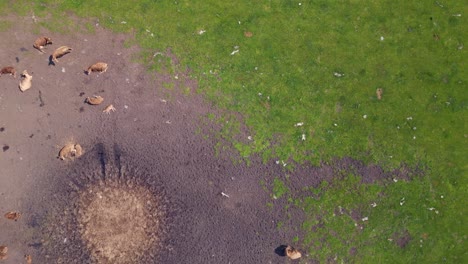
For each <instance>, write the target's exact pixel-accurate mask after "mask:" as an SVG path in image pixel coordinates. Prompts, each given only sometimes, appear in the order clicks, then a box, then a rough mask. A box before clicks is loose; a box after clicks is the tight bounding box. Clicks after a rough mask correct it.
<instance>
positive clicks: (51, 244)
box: [0, 17, 414, 264]
mask: <svg viewBox="0 0 468 264" xmlns="http://www.w3.org/2000/svg"><path fill="white" fill-rule="evenodd" d="M2 19H5V20H9V21H11V22H13V23H12V24H13V26H12V27H11V28H10V29H8V30H7V31H4V32H0V49H1V52H0V67H5V66H14V67H15V68H16V70H17V75H18V77H17V78H16V79H15V78H13V76H10V75H2V76H1V77H0V146H1V147H2V149H1V150H0V168H1V169H0V213H1V214H2V216H1V217H0V245H5V246H8V258H7V259H6V260H3V261H2V260H0V263H26V260H25V258H24V256H25V255H26V254H28V255H31V256H32V259H33V263H67V264H68V263H80V264H82V263H232V264H235V263H242V264H245V263H255V264H257V263H293V261H289V260H288V259H286V258H285V257H284V256H281V255H282V254H281V252H278V250H277V249H278V248H279V247H280V246H281V245H285V244H290V243H291V241H292V240H293V238H294V237H295V236H298V237H300V238H301V237H302V236H301V231H300V230H298V229H297V228H299V227H300V224H301V220H302V219H303V215H301V212H300V211H288V212H285V211H284V210H283V209H282V208H285V204H282V202H284V201H282V200H274V202H273V207H268V206H267V203H270V202H272V201H273V200H272V199H271V197H270V193H269V192H268V191H267V190H265V188H264V186H262V185H261V184H260V183H261V182H262V181H265V182H266V183H268V182H271V180H272V179H273V178H274V177H281V178H283V179H286V178H288V179H289V180H288V184H289V187H290V188H291V189H292V190H293V193H296V194H297V195H301V194H302V193H303V192H304V190H303V187H304V186H318V185H319V184H320V182H321V181H322V180H331V179H332V178H333V177H335V174H336V173H335V172H336V171H342V170H353V171H355V172H356V173H358V174H360V175H362V177H363V181H364V182H373V181H375V180H382V179H388V178H390V177H393V176H394V175H397V176H398V177H399V178H402V179H407V178H408V175H409V174H414V173H413V172H409V171H405V170H398V171H393V172H384V171H383V170H382V169H381V168H380V167H378V166H375V165H370V166H367V165H364V164H363V163H362V162H358V161H355V160H352V159H349V158H345V159H341V160H336V161H334V162H332V163H331V164H323V165H322V166H321V167H304V166H300V167H298V168H297V170H295V171H294V173H291V172H286V171H284V170H283V167H282V165H281V164H279V165H278V164H276V163H275V162H274V161H271V162H269V163H267V164H262V163H261V161H260V159H257V158H252V163H251V165H250V166H247V165H245V164H239V163H233V162H232V160H233V159H232V158H234V160H237V159H238V157H237V156H236V155H237V154H234V153H233V152H229V151H222V152H220V153H218V154H217V153H215V150H214V149H215V148H214V146H215V144H216V142H215V140H214V139H213V137H212V135H211V134H210V133H211V132H210V131H216V130H217V129H219V128H217V127H216V126H215V125H214V124H211V123H209V122H207V120H205V118H204V116H205V115H206V114H207V113H213V112H214V113H216V112H217V110H216V109H213V108H212V107H211V105H210V104H209V103H207V102H206V101H204V100H203V98H201V97H199V96H196V95H194V94H192V95H190V96H186V95H183V94H182V93H180V92H179V91H180V90H181V89H182V88H187V87H188V88H190V89H191V90H192V91H195V90H196V89H197V88H198V84H197V80H195V79H191V78H190V77H189V71H190V70H189V69H186V70H183V71H179V72H175V73H173V75H168V74H163V73H148V72H147V71H146V70H145V68H144V67H143V66H142V65H140V64H138V63H136V62H135V60H134V55H135V54H137V52H138V51H139V49H138V47H136V46H133V47H130V48H128V47H125V41H126V40H128V39H129V38H130V39H131V38H133V37H132V36H131V35H125V34H115V33H111V32H109V31H106V30H104V29H102V28H100V27H99V26H98V25H97V26H96V28H95V32H94V33H84V32H79V31H77V32H70V33H68V34H65V35H64V34H57V33H51V32H48V31H47V30H45V29H44V28H41V27H39V26H38V25H37V24H35V22H34V21H33V20H32V19H31V18H30V17H8V18H2ZM42 35H44V36H49V37H51V38H52V40H53V44H52V45H50V46H48V47H47V48H46V53H45V54H41V53H39V52H38V51H37V50H35V49H34V48H33V47H32V44H33V42H34V40H35V39H36V38H37V37H39V36H42ZM63 45H67V46H70V47H71V48H72V49H73V50H72V52H71V53H70V54H67V55H65V56H63V57H62V58H59V62H58V63H56V65H50V63H49V56H50V55H51V54H52V52H53V51H54V50H55V49H56V48H58V47H60V46H63ZM154 53H155V54H159V55H156V56H168V57H170V58H171V60H172V62H173V63H175V64H177V63H178V60H177V58H176V57H175V56H174V54H172V53H171V52H170V50H165V51H154ZM98 61H104V62H107V63H108V65H109V69H108V70H107V72H105V73H102V74H97V73H92V74H90V75H86V74H85V73H84V69H85V68H87V66H89V65H90V64H93V63H95V62H98ZM163 61H165V60H163ZM175 68H176V69H178V68H179V67H175ZM25 69H26V70H28V72H29V73H30V74H32V75H33V80H32V82H33V85H32V88H31V89H30V90H27V91H25V92H21V91H20V90H19V89H18V84H19V81H20V78H19V75H20V73H21V72H22V71H23V70H25ZM176 76H177V77H176ZM167 83H172V84H174V85H173V86H174V88H173V89H171V90H170V89H167V88H163V85H164V84H167ZM93 95H100V96H102V97H103V98H104V102H103V103H102V104H101V105H97V106H93V105H88V104H86V103H85V99H86V97H88V96H93ZM109 104H112V105H113V106H114V107H115V108H116V111H115V112H110V113H109V114H106V113H103V112H102V110H103V109H104V107H106V106H107V105H109ZM246 136H247V135H246ZM68 142H73V143H79V144H80V145H81V146H82V147H83V149H84V155H83V156H81V157H79V158H75V159H74V160H73V161H71V160H69V161H62V160H59V159H57V155H58V152H59V150H60V148H61V147H62V146H63V145H64V144H66V143H68ZM291 174H292V176H291V177H286V175H291ZM223 194H224V195H223ZM306 195H307V194H306ZM9 211H19V212H21V213H22V215H21V218H20V219H19V220H18V221H16V222H15V221H11V220H7V219H6V218H5V217H3V215H4V214H5V213H7V212H9ZM286 214H288V215H289V218H286V217H285V215H286ZM279 221H281V222H282V223H283V226H284V227H283V228H282V229H280V230H278V229H277V228H276V226H277V224H278V222H279ZM275 250H276V252H275ZM302 252H303V255H304V256H305V257H306V255H307V252H304V251H302ZM306 259H307V258H303V259H301V262H300V263H312V262H311V261H310V260H306ZM294 262H295V263H299V262H297V261H294Z"/></svg>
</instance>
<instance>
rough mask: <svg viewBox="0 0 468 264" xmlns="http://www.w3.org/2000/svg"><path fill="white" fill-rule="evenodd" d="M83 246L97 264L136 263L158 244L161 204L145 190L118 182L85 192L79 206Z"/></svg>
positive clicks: (97, 185) (141, 187)
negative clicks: (159, 208) (159, 206)
mask: <svg viewBox="0 0 468 264" xmlns="http://www.w3.org/2000/svg"><path fill="white" fill-rule="evenodd" d="M77 205H78V215H77V217H78V223H79V227H80V233H81V237H82V239H83V242H84V243H85V245H86V246H87V248H88V249H89V251H90V252H91V256H92V258H93V259H94V260H95V262H97V263H135V261H138V260H139V259H140V258H141V256H142V255H143V254H144V253H146V252H147V251H148V250H149V249H150V248H152V247H153V246H154V245H155V244H156V243H157V242H158V235H157V233H158V230H159V228H160V226H159V219H161V218H162V217H164V215H163V214H162V212H161V211H160V210H158V207H157V205H158V201H157V200H156V199H155V197H154V196H153V195H152V193H151V192H150V191H149V190H148V189H146V188H145V187H143V186H140V185H133V184H122V183H121V182H118V181H108V182H99V183H98V184H94V185H91V186H89V187H88V188H87V189H85V190H84V191H83V192H82V193H81V194H80V197H79V199H78V202H77Z"/></svg>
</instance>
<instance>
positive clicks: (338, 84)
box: [0, 0, 468, 263]
mask: <svg viewBox="0 0 468 264" xmlns="http://www.w3.org/2000/svg"><path fill="white" fill-rule="evenodd" d="M6 2H7V3H6ZM51 7H54V8H51ZM10 9H11V10H14V11H15V12H17V13H19V14H21V15H28V16H30V15H32V14H34V15H35V16H36V17H39V18H41V17H48V16H50V20H49V21H63V20H64V18H63V13H70V12H73V13H75V14H77V15H79V16H86V17H94V18H95V19H94V20H92V21H90V22H89V24H88V25H85V26H86V27H87V28H92V26H91V23H100V24H101V25H104V26H106V27H109V28H112V29H114V30H117V31H125V32H134V33H135V34H136V36H137V41H138V43H140V44H141V45H142V47H144V48H145V49H147V50H148V51H164V50H166V49H167V48H168V47H170V48H171V49H172V52H174V53H175V54H176V55H177V56H178V57H179V58H180V59H181V65H182V66H181V67H185V66H187V67H190V68H191V69H192V70H193V76H192V77H193V78H197V79H198V80H199V84H200V89H199V91H200V92H202V93H204V94H206V96H207V97H209V98H210V99H211V100H212V101H213V102H214V103H215V104H216V105H217V106H218V107H220V108H223V109H228V110H231V111H234V112H240V113H241V114H242V116H243V117H244V120H242V122H244V123H245V124H246V125H247V126H248V127H249V128H250V129H251V133H252V134H251V136H252V140H247V139H244V138H239V136H238V135H239V134H238V133H239V130H240V129H239V123H238V122H239V120H237V122H236V119H235V118H233V117H230V116H224V117H221V119H220V120H222V121H223V123H225V121H226V120H229V121H230V122H229V123H228V124H229V125H226V126H225V127H224V129H223V131H222V133H221V134H220V136H221V137H223V138H224V139H228V140H230V141H231V142H232V143H233V146H234V147H235V148H236V149H238V150H239V152H240V153H241V155H242V156H243V157H246V158H248V157H249V156H251V155H253V154H260V155H262V156H263V157H264V159H265V160H267V159H271V158H275V159H279V160H284V161H286V162H287V163H288V164H290V161H291V160H293V161H296V162H299V163H301V162H312V163H314V164H318V163H319V162H320V161H326V160H329V159H330V158H333V157H344V156H352V157H354V158H356V159H359V160H363V161H365V162H369V163H377V164H380V165H382V166H383V167H384V168H386V169H392V168H395V167H399V166H400V165H401V164H402V163H405V164H408V165H409V166H413V165H415V164H424V165H425V166H426V167H427V168H428V170H427V172H426V175H425V177H423V178H422V179H416V180H414V181H411V182H398V183H395V184H386V185H384V184H368V185H363V184H361V183H360V182H359V177H358V176H349V177H348V176H347V177H344V178H340V179H342V180H340V181H337V182H334V183H329V184H328V185H327V186H322V188H320V189H319V190H318V191H317V190H311V196H310V197H303V198H301V199H297V200H295V201H293V204H294V205H295V206H297V207H299V208H303V209H304V210H305V211H307V212H308V213H309V215H310V216H311V218H310V219H309V220H308V221H306V222H305V223H304V226H303V228H305V229H307V230H311V231H310V232H309V236H308V237H305V238H301V239H302V240H303V243H304V247H307V248H310V249H311V252H315V253H313V254H312V256H313V257H316V258H319V259H321V260H323V261H325V260H327V259H330V258H331V259H333V258H335V256H337V258H338V259H344V260H352V261H356V262H369V263H375V262H387V263H393V262H401V263H408V262H420V261H421V262H437V263H439V262H460V259H461V258H465V259H466V258H467V256H466V253H464V252H465V249H466V248H467V245H466V235H467V230H466V228H465V227H464V225H463V222H464V220H465V219H466V217H465V215H466V212H467V210H466V206H465V203H464V202H463V201H464V200H466V193H467V186H468V184H467V183H468V181H467V179H468V177H467V174H466V169H467V166H466V158H465V157H466V156H467V151H466V145H467V144H466V143H467V139H468V132H467V131H466V123H467V118H466V110H467V97H468V95H467V93H466V86H467V85H466V83H467V73H466V68H467V67H466V61H467V56H466V47H464V44H465V43H466V42H467V34H466V30H465V28H466V27H464V26H463V25H466V24H467V21H466V17H467V11H468V6H467V5H464V4H463V1H447V2H444V1H403V0H394V1H378V2H376V1H370V0H363V1H353V0H350V1H345V0H336V1H326V0H318V1H301V0H298V1H288V0H272V1H240V2H239V1H237V2H222V1H214V0H206V1H187V0H180V1H157V2H156V1H150V0H146V1H145V0H140V1H110V0H87V1H84V0H73V1H57V0H41V1H26V0H18V1H4V2H3V3H0V10H2V11H4V12H6V11H8V10H10ZM41 23H42V24H41V25H42V26H45V27H48V28H50V29H52V30H57V31H67V29H69V28H70V27H73V23H72V22H71V21H70V20H66V21H63V23H43V22H41ZM0 25H3V24H0ZM249 32H250V33H251V35H250V33H249ZM154 69H159V68H158V67H157V66H154ZM177 70H181V69H171V71H172V72H175V71H177ZM168 86H170V84H168ZM377 88H382V89H383V96H382V100H378V99H377V98H376V89H377ZM299 124H300V125H299ZM303 139H304V140H303ZM278 180H279V179H278ZM278 180H276V181H275V184H274V190H273V191H274V193H278V194H280V196H281V199H285V197H288V193H287V192H285V191H284V189H286V188H287V182H283V183H280V181H281V180H279V181H278ZM350 186H352V188H350ZM325 190H326V191H325ZM349 190H354V191H349ZM314 192H316V193H317V194H313V193H314ZM382 193H384V194H385V195H378V194H382ZM289 195H292V194H289ZM442 196H443V197H444V198H441V197H442ZM290 197H292V196H289V198H290ZM403 197H405V201H406V202H405V203H404V205H400V202H401V199H402V198H403ZM373 202H376V203H377V204H378V205H377V206H376V207H372V206H371V203H373ZM339 206H341V207H342V208H345V209H347V210H352V209H355V208H359V210H360V211H361V212H363V213H364V214H365V215H366V216H368V217H369V220H368V221H365V223H359V224H364V225H365V226H366V228H364V229H363V230H362V231H360V230H356V227H355V226H354V223H355V222H353V221H354V220H353V221H352V219H351V218H350V217H349V216H348V217H347V216H346V215H343V216H340V217H334V216H332V212H334V211H335V210H336V208H338V207H339ZM427 208H436V209H433V210H432V211H431V210H429V209H427ZM435 210H437V212H438V214H436V213H435ZM316 214H323V218H322V219H319V220H317V219H315V218H314V216H315V215H316ZM315 221H323V227H322V228H321V229H320V230H316V231H313V229H312V228H313V226H315V225H316V223H315ZM361 222H363V221H361ZM405 232H408V233H409V234H410V236H411V237H412V239H411V240H410V242H409V244H408V246H406V247H404V248H399V247H398V246H396V245H395V243H389V241H388V239H397V238H396V237H398V234H403V233H405ZM332 233H333V234H335V233H336V234H337V235H330V234H332ZM393 234H397V235H395V236H396V237H392V236H394V235H393ZM322 238H323V239H324V241H326V245H327V246H326V247H321V248H320V249H321V250H317V248H318V247H320V246H319V245H317V240H319V241H320V239H322ZM421 240H422V241H423V242H420V241H421ZM421 243H422V244H421ZM352 247H357V248H358V250H357V253H356V254H351V253H352V252H350V250H351V248H352ZM314 249H315V250H314ZM325 249H326V250H325ZM351 251H352V250H351Z"/></svg>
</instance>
